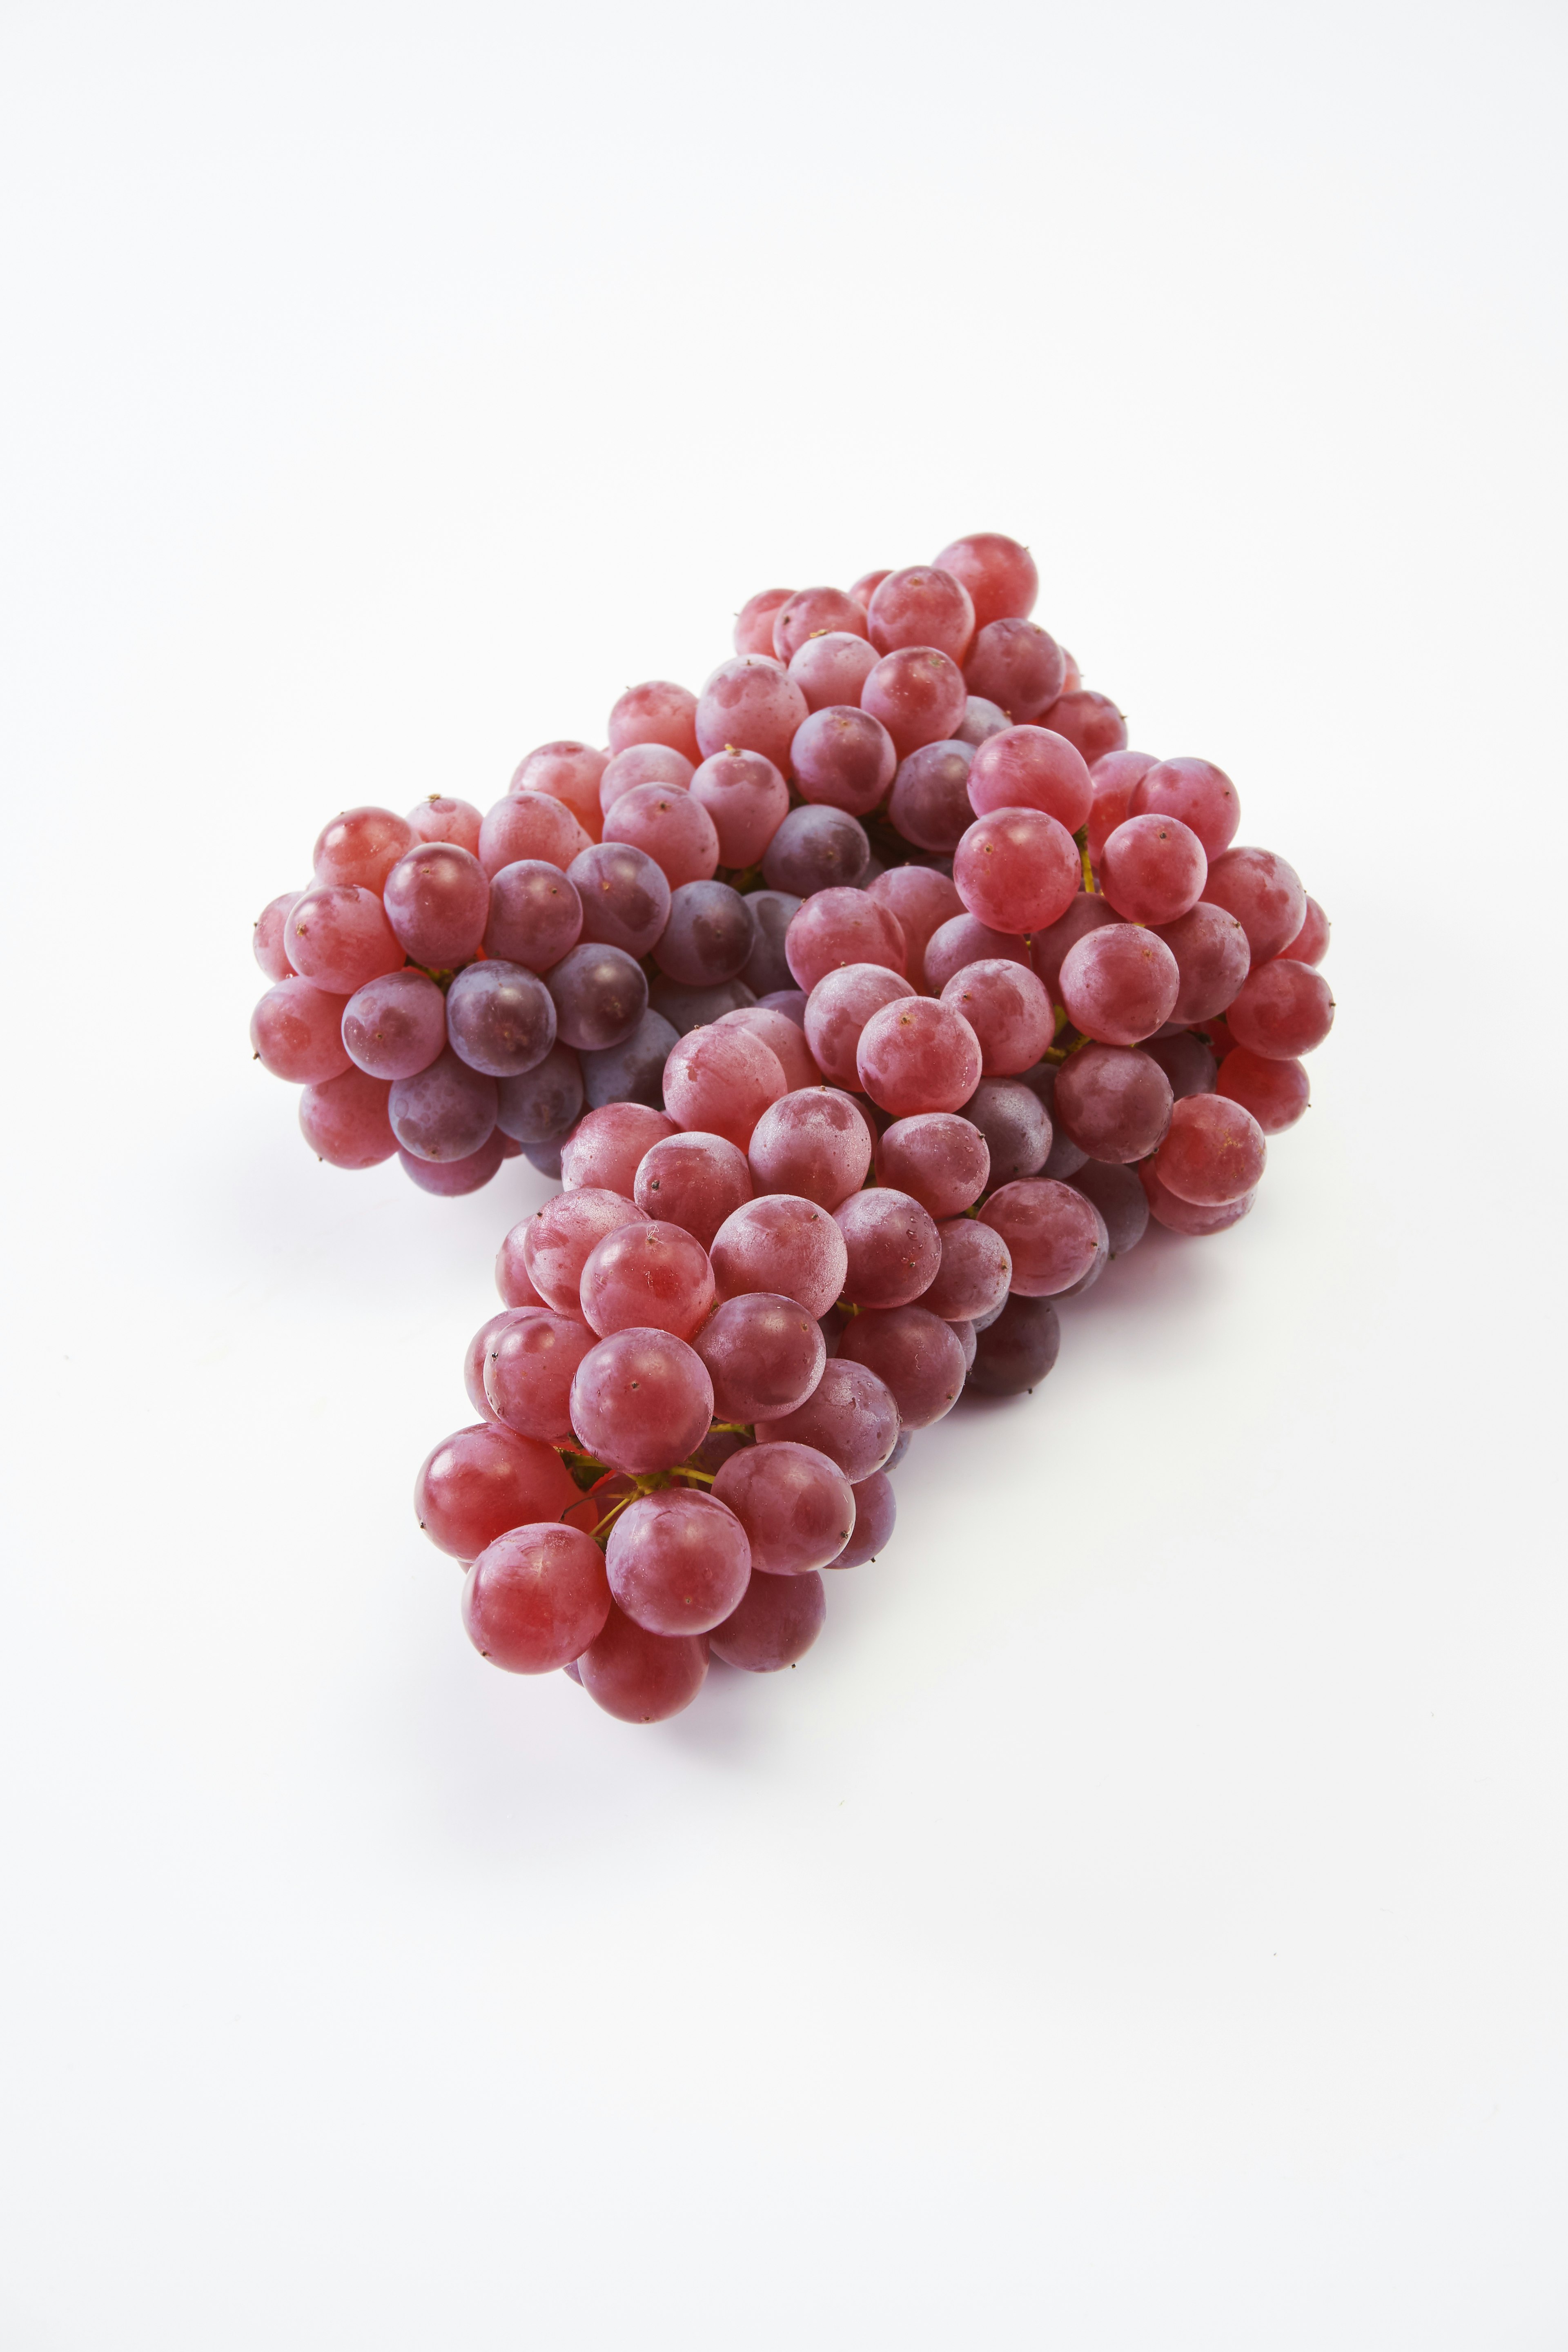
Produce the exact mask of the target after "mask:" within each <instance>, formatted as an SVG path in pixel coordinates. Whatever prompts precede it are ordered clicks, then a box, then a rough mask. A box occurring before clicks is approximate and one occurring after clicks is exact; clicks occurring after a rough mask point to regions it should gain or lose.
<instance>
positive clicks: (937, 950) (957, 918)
mask: <svg viewBox="0 0 1568 2352" xmlns="http://www.w3.org/2000/svg"><path fill="white" fill-rule="evenodd" d="M957 895H958V894H957V892H956V891H955V892H954V893H953V896H954V897H955V898H956V897H957ZM959 903H960V904H961V905H962V904H963V901H962V900H960V902H959ZM995 956H1000V957H1002V958H1003V959H1004V960H1005V961H1006V962H1008V963H1021V964H1026V963H1027V962H1028V961H1029V950H1028V948H1027V946H1026V943H1025V942H1024V940H1022V939H1020V938H1018V937H1016V935H1015V934H1014V933H1012V932H1010V931H994V930H993V929H992V928H991V926H990V924H989V923H982V922H978V921H976V919H975V918H974V917H973V915H953V916H952V917H951V918H950V919H949V920H948V921H946V922H945V923H939V924H938V925H937V927H936V929H935V930H934V931H932V933H931V937H930V939H929V940H927V941H926V951H925V984H926V987H927V989H928V990H929V992H931V995H933V996H940V995H941V993H942V990H943V989H944V988H945V987H946V986H947V983H948V982H949V981H950V980H951V979H952V976H953V974H954V973H955V972H959V971H966V970H967V969H968V967H969V965H971V964H972V963H980V962H982V961H984V959H985V958H987V957H995Z"/></svg>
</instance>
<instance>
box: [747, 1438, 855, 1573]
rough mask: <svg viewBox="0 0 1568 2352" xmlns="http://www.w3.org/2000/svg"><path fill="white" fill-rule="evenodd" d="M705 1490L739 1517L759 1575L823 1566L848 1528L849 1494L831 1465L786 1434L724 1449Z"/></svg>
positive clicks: (847, 1535)
mask: <svg viewBox="0 0 1568 2352" xmlns="http://www.w3.org/2000/svg"><path fill="white" fill-rule="evenodd" d="M713 1495H714V1498H715V1500H716V1501H718V1502H720V1503H722V1504H724V1505H725V1506H726V1507H727V1508H728V1509H730V1510H731V1511H733V1513H734V1514H735V1517H737V1518H738V1519H739V1520H740V1522H741V1524H742V1527H743V1528H744V1529H745V1531H746V1537H747V1540H748V1542H749V1544H750V1547H751V1559H752V1567H753V1568H754V1569H760V1570H762V1571H763V1574H764V1575H767V1576H810V1575H813V1574H815V1572H816V1570H818V1569H822V1568H826V1567H827V1566H828V1565H829V1564H830V1563H831V1562H832V1561H833V1560H835V1559H837V1557H838V1554H839V1553H840V1552H841V1551H842V1550H843V1549H844V1547H845V1545H846V1544H847V1542H848V1540H849V1538H850V1535H851V1532H852V1531H853V1528H854V1526H855V1496H854V1494H853V1492H852V1491H851V1488H850V1485H849V1481H848V1479H847V1477H846V1476H845V1475H844V1473H843V1471H842V1470H840V1468H839V1467H838V1465H837V1462H834V1461H831V1460H830V1459H829V1458H828V1456H827V1455H826V1454H822V1453H819V1452H818V1450H817V1449H816V1446H814V1445H801V1444H795V1443H792V1442H791V1441H790V1440H788V1439H784V1440H779V1441H776V1442H775V1443H773V1444H765V1445H762V1444H759V1445H747V1446H743V1447H742V1449H741V1451H740V1452H739V1453H738V1454H731V1456H730V1459H729V1460H728V1462H726V1463H725V1465H724V1466H723V1468H722V1469H721V1471H720V1473H719V1475H718V1476H717V1477H716V1478H715V1479H714V1481H713Z"/></svg>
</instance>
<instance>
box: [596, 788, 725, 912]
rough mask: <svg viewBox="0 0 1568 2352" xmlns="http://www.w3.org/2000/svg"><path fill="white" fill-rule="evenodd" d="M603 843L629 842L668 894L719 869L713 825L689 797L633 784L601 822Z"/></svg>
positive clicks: (666, 789) (703, 878)
mask: <svg viewBox="0 0 1568 2352" xmlns="http://www.w3.org/2000/svg"><path fill="white" fill-rule="evenodd" d="M605 841H606V842H612V841H625V842H629V843H630V844H631V845H632V847H633V848H634V849H640V850H642V851H643V852H644V853H645V855H646V856H649V857H651V858H652V860H653V862H654V864H655V865H656V866H658V869H659V871H660V873H661V874H662V875H663V876H664V878H665V880H666V881H667V882H668V884H669V887H670V888H671V889H672V890H679V887H680V886H681V884H682V883H683V882H707V881H710V880H711V878H712V877H713V876H714V875H715V874H716V873H717V872H718V870H719V835H718V834H717V833H716V832H715V830H714V826H713V820H712V818H711V817H710V815H709V814H708V812H707V810H706V809H705V808H704V807H703V805H702V803H701V802H700V801H699V800H694V799H693V798H692V796H691V794H690V793H689V792H679V791H671V790H669V789H668V788H667V787H666V786H664V785H661V784H637V785H636V786H634V788H633V789H632V791H630V792H629V793H622V794H621V797H620V799H619V800H618V801H617V802H616V805H615V807H614V808H613V809H612V810H611V811H610V814H608V816H606V818H605Z"/></svg>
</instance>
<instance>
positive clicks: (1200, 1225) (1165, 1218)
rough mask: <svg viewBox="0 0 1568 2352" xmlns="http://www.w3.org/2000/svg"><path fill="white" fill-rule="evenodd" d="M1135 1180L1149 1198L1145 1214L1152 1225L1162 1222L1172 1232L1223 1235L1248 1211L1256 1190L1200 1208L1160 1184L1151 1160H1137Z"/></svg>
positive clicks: (1255, 1195) (1255, 1196)
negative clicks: (1213, 1206)
mask: <svg viewBox="0 0 1568 2352" xmlns="http://www.w3.org/2000/svg"><path fill="white" fill-rule="evenodd" d="M1138 1181H1139V1182H1140V1183H1141V1184H1142V1187H1143V1190H1144V1192H1145V1193H1146V1194H1147V1195H1148V1200H1149V1213H1150V1215H1151V1216H1152V1218H1153V1220H1154V1222H1155V1223H1156V1224H1159V1225H1164V1226H1165V1227H1166V1228H1167V1229H1168V1230H1169V1231H1170V1232H1171V1233H1173V1234H1192V1235H1194V1237H1196V1236H1198V1235H1201V1234H1223V1233H1226V1232H1228V1231H1229V1229H1230V1227H1231V1226H1232V1225H1237V1224H1239V1223H1241V1220H1242V1218H1243V1217H1245V1216H1247V1215H1248V1214H1249V1213H1251V1209H1252V1204H1253V1202H1255V1201H1256V1200H1257V1198H1258V1195H1257V1193H1256V1192H1244V1193H1243V1194H1242V1196H1241V1198H1240V1200H1239V1201H1226V1202H1225V1203H1224V1204H1223V1205H1222V1206H1221V1207H1219V1208H1213V1209H1210V1208H1203V1207H1200V1206H1199V1204H1198V1203H1197V1202H1195V1201H1184V1200H1183V1199H1182V1197H1181V1195H1180V1194H1179V1193H1177V1192H1171V1191H1170V1190H1169V1189H1168V1188H1167V1187H1166V1186H1165V1185H1163V1184H1162V1183H1161V1181H1160V1179H1159V1177H1158V1176H1157V1175H1156V1174H1155V1172H1154V1163H1153V1161H1152V1160H1140V1161H1139V1163H1138Z"/></svg>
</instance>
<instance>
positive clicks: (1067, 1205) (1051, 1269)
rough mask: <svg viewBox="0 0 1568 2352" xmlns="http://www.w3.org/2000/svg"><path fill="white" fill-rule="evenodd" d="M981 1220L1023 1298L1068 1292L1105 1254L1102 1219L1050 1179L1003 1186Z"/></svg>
mask: <svg viewBox="0 0 1568 2352" xmlns="http://www.w3.org/2000/svg"><path fill="white" fill-rule="evenodd" d="M980 1215H981V1219H982V1222H983V1223H985V1224H988V1225H991V1226H994V1228H995V1230H996V1232H997V1233H999V1234H1001V1236H1002V1238H1003V1240H1004V1241H1005V1243H1006V1244H1007V1247H1008V1249H1009V1250H1010V1251H1011V1253H1012V1257H1013V1288H1014V1290H1015V1291H1016V1292H1017V1293H1019V1294H1021V1296H1022V1297H1026V1298H1052V1297H1056V1295H1057V1294H1058V1292H1059V1291H1063V1290H1068V1289H1069V1288H1070V1287H1071V1286H1072V1285H1073V1284H1074V1283H1075V1282H1080V1281H1081V1280H1082V1279H1083V1277H1084V1276H1085V1275H1086V1274H1089V1272H1090V1271H1091V1270H1092V1268H1093V1266H1094V1265H1095V1262H1096V1260H1097V1259H1100V1260H1103V1259H1104V1258H1105V1256H1106V1255H1108V1253H1109V1250H1110V1237H1109V1235H1108V1234H1107V1233H1106V1230H1105V1220H1104V1218H1103V1217H1102V1216H1101V1215H1100V1211H1099V1210H1098V1209H1097V1208H1096V1207H1095V1205H1094V1203H1093V1202H1092V1201H1090V1200H1088V1199H1087V1198H1086V1197H1085V1196H1084V1194H1083V1193H1081V1192H1074V1191H1073V1189H1072V1187H1071V1186H1070V1185H1069V1184H1065V1183H1061V1182H1058V1181H1057V1180H1056V1179H1054V1178H1051V1177H1045V1176H1029V1177H1025V1178H1022V1179H1020V1180H1019V1181H1016V1182H1014V1183H1012V1184H1004V1185H1003V1186H1002V1187H1001V1189H1000V1190H999V1191H998V1192H993V1193H992V1195H991V1197H990V1199H989V1200H988V1201H987V1202H985V1204H984V1207H983V1208H982V1210H981V1212H980Z"/></svg>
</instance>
